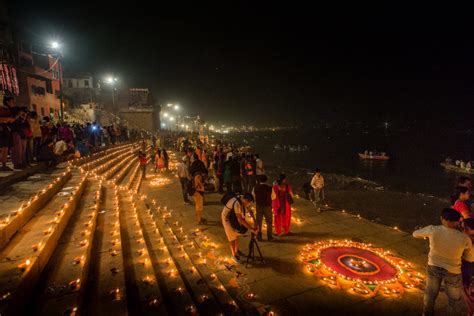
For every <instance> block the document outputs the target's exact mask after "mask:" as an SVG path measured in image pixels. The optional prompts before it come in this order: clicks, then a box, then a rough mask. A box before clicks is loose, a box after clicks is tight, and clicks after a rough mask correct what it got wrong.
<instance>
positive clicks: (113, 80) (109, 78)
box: [104, 76, 118, 110]
mask: <svg viewBox="0 0 474 316" xmlns="http://www.w3.org/2000/svg"><path fill="white" fill-rule="evenodd" d="M117 81H118V79H117V78H116V77H112V76H107V77H105V79H104V82H105V83H107V84H109V85H111V87H112V108H113V110H115V87H114V85H115V83H116V82H117Z"/></svg>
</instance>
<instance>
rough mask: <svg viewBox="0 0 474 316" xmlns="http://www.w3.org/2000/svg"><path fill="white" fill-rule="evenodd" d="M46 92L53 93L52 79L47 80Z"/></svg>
mask: <svg viewBox="0 0 474 316" xmlns="http://www.w3.org/2000/svg"><path fill="white" fill-rule="evenodd" d="M45 83H46V92H48V93H53V84H52V83H51V80H46V81H45Z"/></svg>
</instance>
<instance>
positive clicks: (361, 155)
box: [359, 153, 390, 161]
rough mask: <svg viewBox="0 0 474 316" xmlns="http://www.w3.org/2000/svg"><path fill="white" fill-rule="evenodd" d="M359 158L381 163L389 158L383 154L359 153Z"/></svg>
mask: <svg viewBox="0 0 474 316" xmlns="http://www.w3.org/2000/svg"><path fill="white" fill-rule="evenodd" d="M359 158H360V159H364V160H381V161H387V160H389V159H390V157H389V156H387V155H385V154H375V155H374V154H372V155H371V154H370V153H368V154H366V153H359Z"/></svg>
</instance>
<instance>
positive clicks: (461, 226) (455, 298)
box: [413, 176, 474, 315]
mask: <svg viewBox="0 0 474 316" xmlns="http://www.w3.org/2000/svg"><path fill="white" fill-rule="evenodd" d="M471 189H472V180H471V178H469V177H466V176H463V177H460V178H459V179H458V181H457V183H456V187H455V190H454V191H455V192H454V193H453V194H452V196H451V205H450V207H448V208H445V209H443V210H442V212H441V225H429V226H426V227H424V228H421V229H417V230H416V231H414V232H413V236H414V237H416V238H427V239H429V242H430V251H429V254H428V267H427V279H426V287H425V294H424V300H423V303H424V306H423V311H424V315H433V314H434V309H435V301H436V298H437V296H438V294H439V292H440V289H441V284H442V283H444V286H445V293H446V295H447V296H448V315H461V313H462V300H463V297H464V300H465V302H466V304H467V306H468V309H469V315H474V251H473V249H472V242H473V240H474V213H472V211H471V207H472V200H471Z"/></svg>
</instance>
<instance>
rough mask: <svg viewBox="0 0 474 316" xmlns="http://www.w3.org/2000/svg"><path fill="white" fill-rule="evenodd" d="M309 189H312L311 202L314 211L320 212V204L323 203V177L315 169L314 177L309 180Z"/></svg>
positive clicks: (319, 171)
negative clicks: (314, 208)
mask: <svg viewBox="0 0 474 316" xmlns="http://www.w3.org/2000/svg"><path fill="white" fill-rule="evenodd" d="M311 187H312V188H313V192H312V193H313V194H312V196H313V197H314V200H313V201H312V202H313V204H314V206H315V207H316V210H317V211H318V212H321V203H322V202H323V201H324V177H323V176H322V175H321V170H320V169H316V170H315V171H314V176H313V178H312V179H311Z"/></svg>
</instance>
